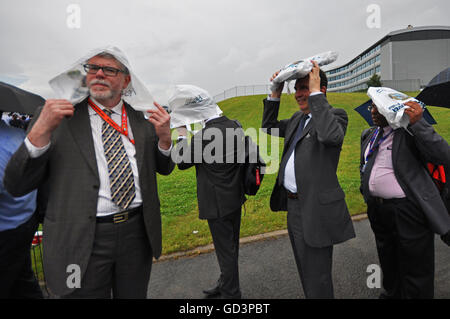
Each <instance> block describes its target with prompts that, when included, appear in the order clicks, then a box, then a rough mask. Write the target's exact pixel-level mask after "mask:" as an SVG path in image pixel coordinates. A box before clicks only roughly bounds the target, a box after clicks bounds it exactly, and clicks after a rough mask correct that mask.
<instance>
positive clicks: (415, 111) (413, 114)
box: [405, 101, 423, 125]
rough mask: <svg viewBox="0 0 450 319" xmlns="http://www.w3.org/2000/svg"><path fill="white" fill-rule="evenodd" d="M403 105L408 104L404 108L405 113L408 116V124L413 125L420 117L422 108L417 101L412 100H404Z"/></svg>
mask: <svg viewBox="0 0 450 319" xmlns="http://www.w3.org/2000/svg"><path fill="white" fill-rule="evenodd" d="M405 105H407V106H409V108H405V113H406V115H408V116H409V124H411V125H413V124H415V123H416V122H417V121H419V120H420V119H421V118H422V114H423V109H422V107H421V106H420V104H419V103H417V102H413V101H409V102H406V103H405Z"/></svg>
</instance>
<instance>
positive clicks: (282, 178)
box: [262, 62, 355, 298]
mask: <svg viewBox="0 0 450 319" xmlns="http://www.w3.org/2000/svg"><path fill="white" fill-rule="evenodd" d="M313 64H314V67H313V69H312V71H311V72H310V74H309V75H308V76H307V77H305V78H302V79H298V80H297V81H296V83H295V90H296V91H295V99H296V100H297V103H298V105H299V107H300V111H299V112H296V113H294V114H293V115H292V117H291V118H290V119H285V120H281V121H278V120H277V117H278V109H279V106H280V97H281V92H282V90H283V86H280V87H279V88H278V90H277V91H275V92H272V94H271V95H270V96H269V97H268V99H265V100H264V114H263V121H262V127H263V128H265V129H267V132H268V133H269V134H271V135H276V136H280V137H284V149H283V155H282V158H281V164H280V170H279V172H278V176H277V181H276V183H275V186H274V189H273V192H272V196H271V199H270V207H271V209H272V210H273V211H286V210H287V211H288V215H287V224H288V232H289V237H290V240H291V244H292V248H293V251H294V256H295V261H296V263H297V268H298V272H299V274H300V279H301V281H302V285H303V290H304V292H305V296H306V298H333V297H334V292H333V282H332V277H331V272H332V252H333V245H334V244H337V243H341V242H344V241H346V240H348V239H350V238H353V237H354V236H355V233H354V230H353V224H352V221H351V219H350V215H349V212H348V209H347V205H346V203H345V194H344V192H343V190H342V188H341V187H340V185H339V182H338V179H337V176H336V170H337V166H338V162H339V155H340V152H341V147H342V143H343V141H344V136H345V132H346V128H347V114H346V113H345V111H344V110H342V109H334V108H332V107H331V106H330V105H329V104H328V102H327V99H326V95H325V94H326V87H327V80H326V75H325V73H324V72H323V71H321V70H320V69H319V67H318V65H317V63H316V62H313ZM277 74H278V73H275V74H274V75H273V77H272V79H273V78H274V77H275V76H276V75H277Z"/></svg>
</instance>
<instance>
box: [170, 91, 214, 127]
mask: <svg viewBox="0 0 450 319" xmlns="http://www.w3.org/2000/svg"><path fill="white" fill-rule="evenodd" d="M169 107H170V110H171V113H170V127H171V128H175V127H180V126H185V125H190V124H194V123H199V122H202V121H204V120H207V119H209V118H211V117H214V116H218V115H220V114H222V110H221V109H220V108H219V106H218V105H217V104H216V103H215V102H214V100H213V98H212V97H211V96H210V95H209V93H208V92H207V91H205V90H204V89H202V88H199V87H197V86H195V85H177V86H176V87H175V92H174V94H173V95H172V96H171V97H170V98H169Z"/></svg>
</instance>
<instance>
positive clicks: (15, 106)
mask: <svg viewBox="0 0 450 319" xmlns="http://www.w3.org/2000/svg"><path fill="white" fill-rule="evenodd" d="M44 104H45V100H44V99H43V98H42V97H41V96H39V95H36V94H34V93H31V92H28V91H25V90H22V89H19V88H18V87H16V86H14V85H10V84H7V83H4V82H0V111H1V112H17V113H22V114H34V111H35V110H36V108H37V107H38V106H41V105H44Z"/></svg>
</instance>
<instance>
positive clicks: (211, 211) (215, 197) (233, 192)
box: [176, 116, 245, 219]
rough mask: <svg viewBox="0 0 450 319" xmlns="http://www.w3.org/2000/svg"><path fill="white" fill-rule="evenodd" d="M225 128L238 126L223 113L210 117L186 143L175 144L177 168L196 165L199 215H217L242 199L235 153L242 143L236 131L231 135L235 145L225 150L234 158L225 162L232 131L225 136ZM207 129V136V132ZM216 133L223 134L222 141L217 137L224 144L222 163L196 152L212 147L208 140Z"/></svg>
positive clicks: (231, 209)
mask: <svg viewBox="0 0 450 319" xmlns="http://www.w3.org/2000/svg"><path fill="white" fill-rule="evenodd" d="M227 128H229V129H233V130H235V129H238V128H239V126H238V125H237V124H236V123H235V122H234V121H231V120H230V119H228V118H227V117H226V116H222V117H219V118H216V119H213V120H211V121H208V122H207V123H206V126H205V128H204V129H202V130H201V131H200V132H198V133H197V134H195V135H194V136H193V137H192V139H191V143H190V144H189V145H188V141H187V139H185V140H183V141H181V142H179V143H178V144H177V147H176V151H177V152H179V154H182V155H183V157H182V158H180V160H179V161H177V163H178V168H179V169H181V170H184V169H187V168H189V167H192V166H194V165H195V169H196V175H197V198H198V210H199V218H200V219H213V218H219V217H223V216H226V215H228V214H230V213H234V212H236V211H239V210H240V209H241V205H242V203H243V202H244V201H245V196H244V190H243V184H242V180H243V176H242V173H243V172H242V165H241V164H240V163H238V162H237V157H236V155H237V152H238V145H240V146H242V143H241V144H238V143H239V138H238V137H237V135H234V136H233V138H234V142H233V146H234V147H233V148H232V149H231V147H230V154H228V155H230V156H231V157H230V158H232V159H233V160H232V163H227V152H226V150H227V147H226V145H227V142H229V143H231V141H230V140H229V138H230V137H231V135H229V136H228V137H227V132H226V131H227ZM214 130H215V131H214ZM229 132H231V131H229ZM241 132H242V131H241ZM205 133H206V134H205ZM208 133H209V135H210V136H207V135H208ZM217 133H220V135H221V136H223V137H224V139H223V141H218V143H219V144H221V146H222V147H223V156H222V158H221V159H222V163H218V162H212V163H207V162H205V159H204V158H203V157H200V156H199V155H200V154H199V151H201V152H202V153H203V152H204V151H205V148H206V147H208V145H210V147H212V146H211V144H210V143H211V142H213V141H214V140H215V139H216V138H217V136H218V135H219V134H217ZM216 135H217V136H216ZM216 142H217V141H216ZM196 145H197V146H196ZM242 150H243V149H242ZM195 152H197V156H198V157H197V159H198V160H196V158H195V157H196V156H195ZM206 153H208V154H209V152H208V151H207V152H206ZM229 162H230V161H229Z"/></svg>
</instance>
